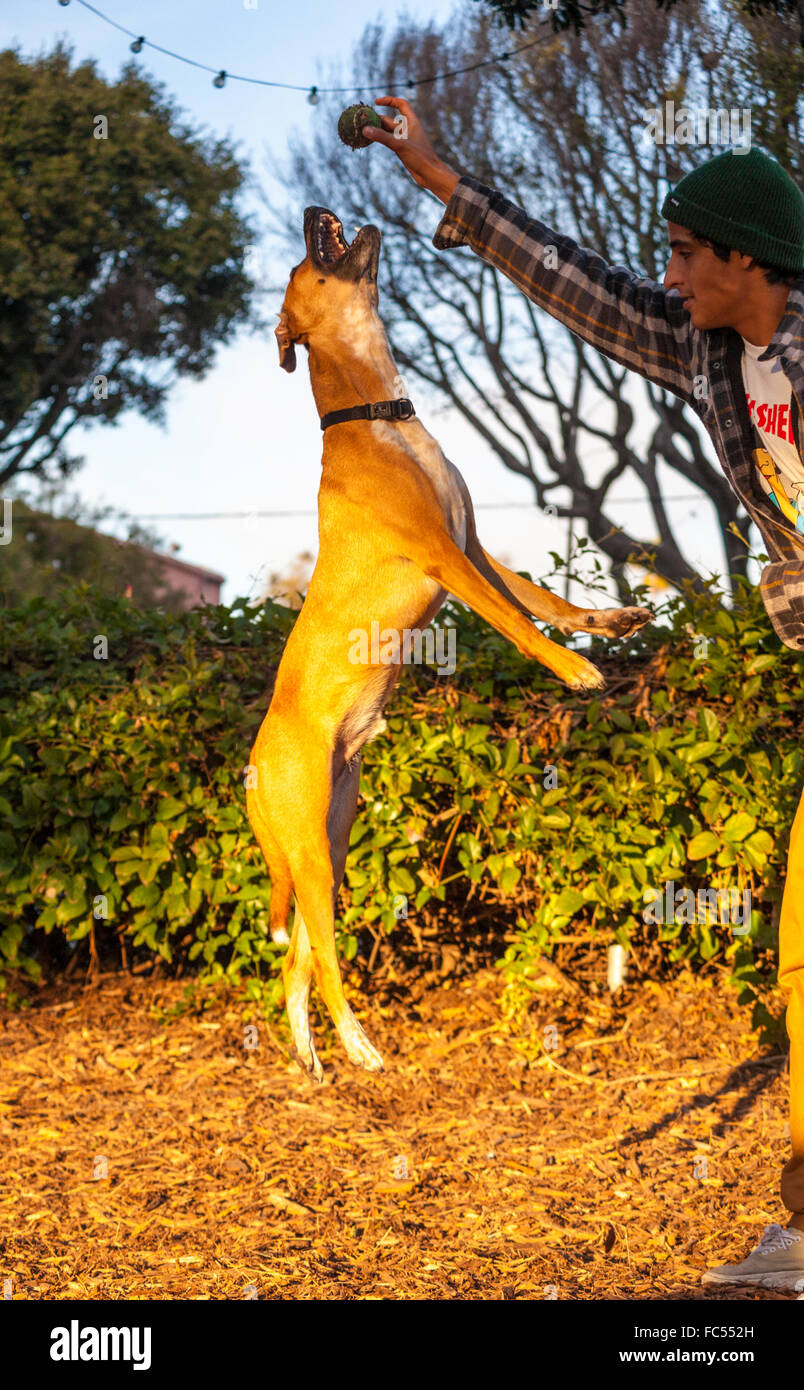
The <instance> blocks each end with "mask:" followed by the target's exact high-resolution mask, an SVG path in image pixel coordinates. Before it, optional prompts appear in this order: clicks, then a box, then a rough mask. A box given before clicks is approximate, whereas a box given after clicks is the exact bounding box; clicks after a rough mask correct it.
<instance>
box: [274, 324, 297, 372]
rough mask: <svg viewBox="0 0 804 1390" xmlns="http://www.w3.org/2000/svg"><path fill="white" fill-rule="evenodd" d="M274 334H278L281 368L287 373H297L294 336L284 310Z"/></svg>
mask: <svg viewBox="0 0 804 1390" xmlns="http://www.w3.org/2000/svg"><path fill="white" fill-rule="evenodd" d="M274 333H275V334H276V341H277V344H278V346H279V365H280V367H284V369H285V371H286V372H295V370H296V348H295V345H294V338H293V335H292V334H291V331H290V325H289V323H288V316H287V314H286V313H285V310H284V309H283V310H282V313H281V314H280V315H279V323H278V324H277V325H276V328H275V329H274Z"/></svg>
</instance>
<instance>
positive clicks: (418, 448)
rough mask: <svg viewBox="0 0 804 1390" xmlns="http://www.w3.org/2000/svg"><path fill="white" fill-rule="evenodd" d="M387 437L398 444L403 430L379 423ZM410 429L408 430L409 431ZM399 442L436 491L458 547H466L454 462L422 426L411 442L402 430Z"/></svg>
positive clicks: (458, 477)
mask: <svg viewBox="0 0 804 1390" xmlns="http://www.w3.org/2000/svg"><path fill="white" fill-rule="evenodd" d="M382 428H383V429H385V430H388V433H389V437H391V438H393V442H394V443H395V444H397V445H398V444H399V442H400V436H402V435H403V431H402V430H399V429H395V428H394V426H393V425H383V427H382ZM412 433H413V432H412V431H410V434H412ZM404 436H405V437H404V439H403V443H404V446H405V448H406V449H407V451H408V453H409V454H410V456H411V459H412V461H413V462H414V463H415V464H416V466H417V467H418V468H420V469H421V471H422V472H423V473H426V474H427V476H428V478H429V479H430V481H431V483H432V484H433V487H434V488H435V490H436V494H437V496H438V500H439V502H440V503H441V506H442V508H443V510H444V516H445V517H446V519H447V527H448V530H449V533H450V536H451V538H452V540H453V541H454V542H455V544H456V545H458V546H460V548H461V550H465V549H466V508H465V505H464V500H463V495H462V493H461V487H460V474H459V472H458V470H457V468H456V467H455V465H454V463H450V461H449V459H448V458H445V457H444V454H443V452H442V450H441V446H440V445H439V444H438V443H437V442H436V440H435V439H433V437H432V435H430V434H428V433H427V431H426V430H425V429H424V427H423V426H422V427H421V429H418V430H416V433H415V444H414V440H413V439H411V438H410V436H409V434H408V431H407V430H406V431H404Z"/></svg>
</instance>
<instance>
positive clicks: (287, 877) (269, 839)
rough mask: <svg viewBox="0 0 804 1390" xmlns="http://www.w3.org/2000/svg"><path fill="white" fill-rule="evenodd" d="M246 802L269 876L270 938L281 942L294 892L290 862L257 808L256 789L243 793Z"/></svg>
mask: <svg viewBox="0 0 804 1390" xmlns="http://www.w3.org/2000/svg"><path fill="white" fill-rule="evenodd" d="M246 805H247V809H248V817H249V820H250V822H251V828H252V830H253V831H254V835H255V837H256V840H257V843H258V844H259V847H260V849H261V850H262V854H263V858H264V860H265V862H266V864H267V866H268V876H269V878H270V880H271V904H270V907H269V916H270V922H271V938H272V940H274V941H276V942H277V943H278V944H279V945H284V944H286V943H287V942H288V941H289V940H290V938H289V936H288V929H287V922H288V914H289V912H290V900H291V897H292V896H293V877H292V875H291V872H290V865H289V864H288V861H287V856H286V855H285V854H284V852H283V850H282V848H281V846H280V845H279V842H278V841H277V839H276V837H275V835H274V834H273V832H272V831H271V829H270V827H269V825H268V823H267V821H266V819H265V817H264V815H263V814H262V811H261V810H260V803H259V797H258V795H257V793H256V792H252V791H249V792H247V793H246Z"/></svg>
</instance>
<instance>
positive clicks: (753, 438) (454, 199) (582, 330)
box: [363, 97, 804, 1289]
mask: <svg viewBox="0 0 804 1390" xmlns="http://www.w3.org/2000/svg"><path fill="white" fill-rule="evenodd" d="M377 105H380V106H391V107H394V108H396V110H397V111H398V112H399V114H400V116H402V117H404V121H400V120H399V117H398V116H397V117H391V116H390V115H385V116H384V117H383V128H382V129H381V130H379V129H375V128H374V127H372V126H366V127H364V130H363V134H364V135H365V137H366V139H367V140H370V141H373V142H374V143H377V144H382V145H385V146H387V148H388V149H391V150H393V151H394V152H395V153H396V154H397V155H398V156H399V158H400V160H401V161H402V164H403V165H404V167H405V168H406V169H407V171H408V173H409V174H410V175H411V177H412V178H413V180H414V181H415V182H416V183H417V184H419V185H420V186H421V187H423V188H428V189H430V191H431V192H432V193H434V194H435V195H436V197H438V198H439V199H440V200H441V202H442V203H446V211H445V213H444V216H443V217H442V220H441V222H440V223H439V226H438V228H437V230H436V233H435V236H434V237H433V244H434V246H435V247H436V248H437V249H438V250H440V251H441V250H447V249H449V248H450V247H453V246H470V247H471V248H472V250H473V251H474V252H475V253H476V254H477V255H478V256H480V257H482V259H483V260H484V261H487V262H488V263H489V264H490V265H493V266H496V267H497V269H498V270H501V271H502V272H503V274H505V275H507V276H508V278H509V279H510V280H512V281H513V282H514V284H515V285H517V286H518V288H519V289H521V290H522V291H523V293H524V294H526V295H527V297H528V298H529V299H531V300H533V301H534V303H536V304H538V305H540V306H541V307H542V308H543V309H546V311H547V312H548V313H549V314H552V315H553V317H554V318H557V319H558V320H559V321H560V322H561V323H563V324H565V325H566V326H567V328H570V329H571V330H572V332H573V333H576V334H577V335H578V337H579V338H583V339H584V341H585V342H588V343H591V344H592V345H593V346H594V347H596V348H599V350H600V351H601V352H603V353H606V355H607V356H609V357H612V358H613V359H614V360H615V361H616V362H619V363H620V364H622V365H624V366H627V367H630V368H631V369H632V370H633V371H635V372H638V373H639V374H640V375H641V376H644V377H647V378H648V379H649V380H650V381H654V382H656V383H657V385H659V386H663V387H665V388H666V389H667V390H669V391H672V392H674V393H675V395H677V396H680V397H681V399H682V400H684V401H686V402H687V404H688V405H689V406H690V408H691V409H692V410H694V411H695V412H696V413H697V414H698V415H699V417H700V419H701V421H702V423H703V424H704V425H705V427H706V429H707V430H708V431H709V434H710V435H711V437H712V440H713V443H714V446H715V449H716V451H717V455H718V458H719V459H720V463H721V466H722V468H723V471H724V473H725V475H726V477H727V479H728V481H729V483H730V484H731V487H732V488H733V490H734V491H735V492H736V493H737V496H738V497H739V498H740V501H741V502H742V504H743V506H744V507H745V509H746V511H747V512H748V514H749V515H750V516H751V517H752V518H753V520H754V521H755V522H756V524H757V526H758V528H759V530H760V532H761V534H762V538H763V541H764V543H765V546H766V548H767V551H768V554H769V556H770V561H771V563H770V564H768V565H767V566H766V567H765V569H764V570H763V571H762V576H761V581H760V582H761V588H762V597H763V600H764V602H765V607H766V609H767V611H768V614H769V616H770V619H771V622H772V623H773V626H774V628H775V630H776V632H777V634H778V636H779V637H780V638H781V640H782V642H783V643H784V644H785V646H788V647H792V648H793V649H794V650H797V651H798V650H804V424H802V420H803V419H804V197H802V194H801V192H800V190H799V189H798V188H797V187H796V185H795V184H794V183H793V181H792V179H791V178H790V177H789V176H788V175H787V174H786V173H785V171H784V170H783V169H782V168H781V166H780V165H779V164H778V163H777V162H776V161H775V160H773V159H770V158H769V157H768V156H767V155H765V154H762V153H760V152H759V151H757V150H749V151H748V152H743V153H739V152H735V151H727V152H726V153H724V154H721V155H718V156H717V157H716V158H714V159H710V160H708V161H707V162H706V163H704V164H702V165H700V166H699V167H698V168H696V169H694V170H693V171H692V172H691V173H689V174H687V175H686V176H685V177H684V178H683V179H682V180H681V182H680V183H679V184H678V185H677V187H676V188H674V189H673V190H672V191H671V192H670V193H669V194H668V196H667V198H666V199H665V202H664V206H663V208H662V216H663V217H666V218H667V219H668V232H669V238H670V251H671V255H670V261H669V264H668V267H667V271H666V274H665V277H664V288H662V286H660V285H658V284H656V283H655V282H654V281H652V280H648V279H644V278H641V277H639V276H637V275H634V274H633V273H632V272H631V271H629V270H626V269H625V268H624V267H622V266H617V267H614V266H610V265H607V264H606V262H605V261H604V260H603V259H602V258H601V257H600V256H597V255H595V254H594V253H593V252H591V251H588V250H585V249H583V248H581V247H579V246H578V245H577V244H576V243H575V242H574V241H572V240H571V239H570V238H569V237H566V236H562V235H561V234H560V233H558V232H556V231H553V230H552V229H551V228H550V227H547V226H545V225H544V223H542V222H539V221H537V220H536V219H535V218H531V217H528V216H527V214H526V213H524V212H523V211H522V210H521V209H520V208H518V207H516V206H515V204H513V203H510V202H509V201H508V200H507V199H506V198H504V197H503V195H502V194H501V193H498V192H495V191H494V190H493V189H490V188H486V187H484V185H483V184H481V183H479V182H478V181H477V180H476V179H473V178H469V177H466V176H464V177H461V176H459V175H458V174H457V173H456V172H455V170H454V169H451V168H450V167H449V165H447V164H445V163H444V162H443V160H441V159H439V158H438V156H437V155H436V153H435V151H434V149H433V147H432V145H431V144H430V141H429V139H428V137H427V135H426V133H425V130H424V128H423V126H422V124H421V121H419V120H418V118H417V117H416V115H415V113H414V111H413V110H412V108H411V107H410V106H409V104H408V103H407V102H406V101H403V100H401V99H399V98H396V97H381V98H379V99H378V102H377ZM400 135H403V137H404V138H399V137H400ZM548 248H549V250H550V252H551V253H552V254H550V255H548V254H547V252H548ZM702 382H703V383H705V388H706V389H705V390H704V391H702V390H701V389H700V385H701V383H702ZM779 983H780V985H781V986H782V987H783V989H785V991H788V992H789V997H788V1003H787V1016H786V1023H787V1031H788V1035H789V1037H790V1102H791V1107H790V1135H791V1143H792V1157H791V1158H790V1160H789V1161H788V1163H787V1164H786V1165H785V1167H784V1169H783V1172H782V1179H781V1198H782V1203H783V1205H784V1206H785V1207H787V1208H788V1210H789V1211H790V1212H791V1213H792V1215H791V1217H790V1220H789V1223H788V1225H787V1227H786V1228H784V1229H783V1228H782V1226H781V1225H779V1224H776V1223H774V1224H773V1225H771V1226H767V1227H766V1228H765V1232H764V1234H763V1236H762V1239H761V1240H760V1242H759V1245H758V1246H757V1247H756V1249H755V1250H753V1251H752V1252H751V1254H750V1255H749V1256H748V1257H747V1259H745V1260H743V1262H742V1263H741V1264H737V1265H725V1266H723V1267H721V1268H719V1269H711V1270H707V1271H706V1273H705V1274H704V1275H703V1281H704V1282H705V1283H725V1284H736V1283H739V1284H765V1285H767V1286H769V1287H778V1288H797V1287H800V1288H802V1289H804V795H803V796H802V798H801V801H800V803H799V808H798V811H797V813H796V818H795V821H794V824H793V829H792V832H791V838H790V850H789V859H788V866H787V882H786V886H785V891H784V898H783V902H782V912H781V920H780V923H779Z"/></svg>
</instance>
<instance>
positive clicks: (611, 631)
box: [580, 608, 653, 637]
mask: <svg viewBox="0 0 804 1390" xmlns="http://www.w3.org/2000/svg"><path fill="white" fill-rule="evenodd" d="M652 622H653V614H652V613H651V611H650V609H649V608H599V609H596V610H590V612H589V613H588V614H587V615H586V619H585V621H584V625H583V627H582V628H581V629H580V631H581V632H594V633H596V634H597V636H599V637H631V636H632V634H633V633H635V632H638V631H639V629H640V628H641V627H644V626H645V623H652Z"/></svg>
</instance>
